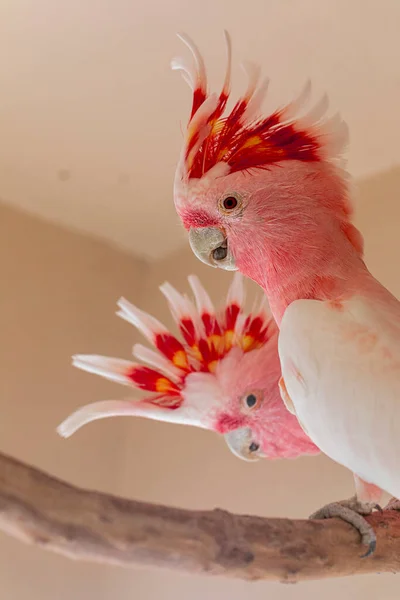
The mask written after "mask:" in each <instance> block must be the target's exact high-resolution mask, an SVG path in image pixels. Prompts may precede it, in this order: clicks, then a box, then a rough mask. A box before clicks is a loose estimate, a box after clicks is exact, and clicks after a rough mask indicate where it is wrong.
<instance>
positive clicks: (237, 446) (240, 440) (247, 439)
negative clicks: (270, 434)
mask: <svg viewBox="0 0 400 600" xmlns="http://www.w3.org/2000/svg"><path fill="white" fill-rule="evenodd" d="M252 437H253V436H252V431H251V429H249V428H248V427H242V428H240V429H235V430H234V431H230V432H229V433H225V434H224V439H225V442H226V444H227V446H228V448H229V450H230V451H231V452H232V454H234V455H235V456H237V457H238V458H241V459H242V460H246V461H248V462H254V461H256V460H259V459H260V458H261V456H262V455H261V454H257V452H254V451H252V450H251V449H250V446H251V444H252V442H253V439H252Z"/></svg>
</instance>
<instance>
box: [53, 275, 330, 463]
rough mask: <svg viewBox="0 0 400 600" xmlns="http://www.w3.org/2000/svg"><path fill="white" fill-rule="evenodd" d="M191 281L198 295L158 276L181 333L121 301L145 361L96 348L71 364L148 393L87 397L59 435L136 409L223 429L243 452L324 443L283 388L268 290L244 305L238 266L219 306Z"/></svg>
mask: <svg viewBox="0 0 400 600" xmlns="http://www.w3.org/2000/svg"><path fill="white" fill-rule="evenodd" d="M189 283H190V286H191V288H192V291H193V294H194V302H193V301H192V300H191V299H190V298H188V297H187V296H186V295H182V294H180V293H179V292H177V290H175V289H174V288H173V287H172V286H171V285H170V284H169V283H165V284H163V285H162V286H161V291H162V293H163V294H164V296H165V297H166V299H167V301H168V304H169V308H170V310H171V314H172V316H173V318H174V320H175V322H176V325H177V327H178V330H179V336H175V335H173V334H172V333H171V332H169V330H168V329H167V328H166V327H165V326H164V325H163V324H162V323H160V322H159V321H158V320H157V319H155V318H154V317H152V316H151V315H148V314H147V313H145V312H143V311H142V310H140V309H139V308H137V307H136V306H134V305H132V304H130V303H129V302H128V301H127V300H125V299H121V300H120V301H119V303H118V305H119V309H120V310H119V311H118V315H119V316H121V317H122V318H123V319H125V320H126V321H128V322H129V323H131V324H132V325H134V327H136V328H137V329H138V330H139V331H140V332H141V333H142V334H143V335H144V336H145V337H146V339H147V341H148V342H150V343H151V345H152V346H153V347H154V349H151V348H148V347H146V346H142V345H136V346H135V347H134V354H135V356H136V358H138V359H139V360H140V361H141V362H142V363H146V364H141V363H137V362H136V363H134V362H130V361H126V360H122V359H116V358H108V357H103V356H97V355H77V356H75V357H74V364H75V366H77V367H79V368H81V369H84V370H87V371H89V372H92V373H96V374H98V375H101V376H103V377H106V378H108V379H111V380H113V381H116V382H118V383H122V384H125V385H127V386H129V387H131V388H133V389H135V388H136V389H141V390H145V391H147V392H149V395H148V396H146V397H145V398H144V399H136V400H135V399H133V398H132V399H130V400H119V401H118V400H116V401H106V402H100V403H95V404H93V405H88V406H85V407H83V408H81V409H79V410H78V411H77V412H76V413H74V414H73V415H71V416H70V417H69V418H68V419H67V420H66V421H65V422H64V423H63V424H62V425H61V426H60V427H59V432H60V433H61V435H64V436H66V437H68V436H69V435H71V434H72V433H73V432H74V431H76V430H77V429H78V428H80V427H81V426H82V425H84V424H85V423H87V422H89V421H92V420H95V419H99V418H105V417H109V416H118V415H133V416H142V417H147V418H153V419H157V420H164V421H169V422H175V423H182V424H187V425H194V426H197V427H203V428H206V429H210V430H212V431H215V432H218V433H219V434H223V435H224V436H225V438H226V440H227V442H228V445H229V446H230V448H231V449H232V451H234V452H235V453H236V454H238V455H239V456H241V457H242V458H247V459H254V458H257V457H260V456H267V457H269V458H278V457H282V458H289V457H296V456H299V455H302V454H316V453H317V452H319V450H318V449H317V447H316V446H315V445H314V444H313V443H312V442H311V441H310V440H309V438H308V436H307V435H306V434H305V433H304V431H303V430H302V429H301V427H300V426H299V424H298V422H297V419H296V418H295V417H293V415H291V414H290V413H289V412H288V411H287V410H286V408H285V406H284V404H283V402H282V400H281V398H280V394H279V389H278V381H279V378H280V375H281V373H280V367H279V358H278V352H277V328H276V325H275V323H274V321H273V319H271V317H270V315H269V312H268V308H267V305H266V302H265V300H263V301H262V302H260V303H259V305H258V307H257V308H255V310H253V311H252V312H251V313H246V312H245V310H244V300H245V298H244V289H243V281H242V278H241V276H240V275H239V274H236V275H235V277H234V278H233V281H232V284H231V286H230V288H229V291H228V295H227V299H226V301H225V303H224V304H223V306H222V307H220V309H219V310H215V308H214V306H213V303H212V301H211V299H210V297H209V295H208V293H207V292H206V290H205V289H204V288H203V286H202V285H201V284H200V281H199V280H198V279H197V277H195V276H190V277H189ZM236 432H237V435H236ZM250 446H251V449H250Z"/></svg>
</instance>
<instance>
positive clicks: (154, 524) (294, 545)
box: [0, 454, 400, 582]
mask: <svg viewBox="0 0 400 600" xmlns="http://www.w3.org/2000/svg"><path fill="white" fill-rule="evenodd" d="M368 520H369V521H370V522H371V523H372V524H373V525H374V527H375V529H376V532H377V537H378V544H377V550H376V553H375V555H374V556H373V557H369V558H365V559H362V558H360V555H361V554H362V553H363V551H364V549H363V548H362V547H361V545H360V541H359V536H358V534H357V532H356V531H354V530H353V529H352V527H350V526H349V525H347V524H345V523H343V522H341V521H337V520H328V521H307V520H292V519H270V518H261V517H254V516H242V515H234V514H230V513H229V512H227V511H224V510H219V509H216V510H212V511H192V510H184V509H180V508H173V507H167V506H161V505H154V504H148V503H145V502H136V501H135V500H127V499H123V498H118V497H115V496H112V495H108V494H102V493H99V492H93V491H88V490H83V489H79V488H77V487H74V486H73V485H70V484H68V483H65V482H63V481H60V480H58V479H56V478H54V477H51V476H49V475H47V474H45V473H44V472H42V471H40V470H38V469H35V468H32V467H30V466H28V465H25V464H23V463H21V462H19V461H17V460H15V459H13V458H10V457H7V456H5V455H1V454H0V529H1V530H2V531H4V532H5V533H7V534H9V535H12V536H14V537H16V538H18V539H19V540H21V541H24V542H28V543H31V544H35V545H37V546H39V547H41V548H45V549H46V550H50V551H52V552H57V553H59V554H62V555H64V556H66V557H68V558H74V559H77V560H87V561H91V562H98V563H108V564H115V565H121V566H125V567H134V566H137V565H142V566H148V567H152V568H160V567H164V568H168V569H176V570H178V571H182V572H187V573H206V574H212V575H224V576H226V577H236V578H240V579H248V580H261V579H264V580H270V581H282V582H296V581H303V580H307V579H322V578H329V577H341V576H346V575H354V574H362V573H376V572H396V571H398V570H399V569H400V515H399V514H398V513H397V512H395V511H388V512H386V513H384V514H383V515H381V514H379V513H376V514H374V515H372V516H371V517H369V518H368Z"/></svg>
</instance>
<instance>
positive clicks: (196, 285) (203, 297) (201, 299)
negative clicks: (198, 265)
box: [188, 275, 215, 315]
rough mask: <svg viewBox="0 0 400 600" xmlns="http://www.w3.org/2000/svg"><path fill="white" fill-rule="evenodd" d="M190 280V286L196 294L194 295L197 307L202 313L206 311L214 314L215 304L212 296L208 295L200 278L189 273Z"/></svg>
mask: <svg viewBox="0 0 400 600" xmlns="http://www.w3.org/2000/svg"><path fill="white" fill-rule="evenodd" d="M188 281H189V285H190V287H191V288H192V291H193V294H194V297H195V300H196V307H197V310H198V313H199V314H200V315H201V314H203V313H204V312H206V313H208V314H210V315H214V314H215V308H214V305H213V303H212V301H211V298H210V296H209V295H208V293H207V291H206V290H205V288H204V287H203V285H202V284H201V282H200V279H199V278H198V277H197V276H196V275H189V277H188Z"/></svg>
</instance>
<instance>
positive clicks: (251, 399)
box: [246, 394, 257, 408]
mask: <svg viewBox="0 0 400 600" xmlns="http://www.w3.org/2000/svg"><path fill="white" fill-rule="evenodd" d="M256 403H257V398H256V396H255V395H254V394H249V395H248V396H246V404H247V406H248V407H249V408H253V406H255V405H256Z"/></svg>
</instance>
